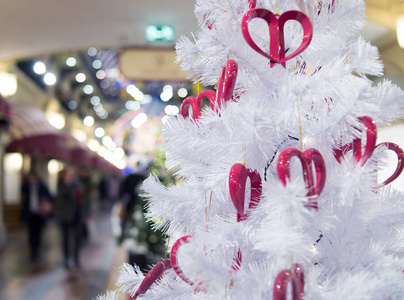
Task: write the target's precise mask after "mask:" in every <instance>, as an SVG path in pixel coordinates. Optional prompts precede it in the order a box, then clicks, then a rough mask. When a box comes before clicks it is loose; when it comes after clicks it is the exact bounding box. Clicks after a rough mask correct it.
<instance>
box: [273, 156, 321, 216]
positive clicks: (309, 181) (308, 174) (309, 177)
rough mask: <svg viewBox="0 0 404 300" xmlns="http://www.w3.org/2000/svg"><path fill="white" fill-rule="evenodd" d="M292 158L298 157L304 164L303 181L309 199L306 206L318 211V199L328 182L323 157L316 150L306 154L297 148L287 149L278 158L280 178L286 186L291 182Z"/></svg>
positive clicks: (277, 168)
mask: <svg viewBox="0 0 404 300" xmlns="http://www.w3.org/2000/svg"><path fill="white" fill-rule="evenodd" d="M292 157H297V158H298V159H299V160H300V163H301V164H302V169H303V179H304V181H305V183H306V190H307V194H306V196H307V197H309V202H308V203H307V204H306V207H308V208H314V209H315V210H317V209H318V203H317V198H318V197H319V196H320V194H321V192H322V191H323V188H324V185H325V180H326V168H325V162H324V159H323V157H322V156H321V154H320V152H319V151H318V150H316V149H313V148H311V149H307V150H306V151H304V152H301V151H300V150H298V149H296V148H287V149H285V150H283V151H282V152H281V154H280V155H279V158H278V164H277V166H276V170H277V172H278V177H279V179H280V180H281V182H282V183H283V185H284V186H286V184H287V180H290V161H291V159H292ZM312 164H313V165H314V168H315V172H316V173H315V175H316V176H315V177H314V175H313V171H312V166H313V165H312Z"/></svg>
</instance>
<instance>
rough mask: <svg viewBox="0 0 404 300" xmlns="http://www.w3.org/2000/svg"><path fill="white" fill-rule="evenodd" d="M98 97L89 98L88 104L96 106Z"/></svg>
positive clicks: (98, 101) (98, 100)
mask: <svg viewBox="0 0 404 300" xmlns="http://www.w3.org/2000/svg"><path fill="white" fill-rule="evenodd" d="M100 101H101V100H100V97H98V96H92V97H91V100H90V102H91V104H92V105H97V104H100Z"/></svg>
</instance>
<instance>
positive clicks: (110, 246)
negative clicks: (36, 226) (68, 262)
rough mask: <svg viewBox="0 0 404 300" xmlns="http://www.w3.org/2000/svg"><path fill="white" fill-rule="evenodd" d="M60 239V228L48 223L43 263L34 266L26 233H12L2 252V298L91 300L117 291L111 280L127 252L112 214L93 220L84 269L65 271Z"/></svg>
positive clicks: (100, 215)
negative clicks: (116, 232) (112, 223)
mask: <svg viewBox="0 0 404 300" xmlns="http://www.w3.org/2000/svg"><path fill="white" fill-rule="evenodd" d="M59 239H60V237H59V229H58V227H57V225H56V224H54V223H50V224H48V226H47V228H46V231H45V234H44V247H43V251H42V257H41V260H40V261H38V262H36V263H31V262H30V260H29V251H28V246H27V241H26V235H25V231H24V230H17V231H13V232H9V237H8V240H9V242H8V243H7V246H6V247H5V248H4V249H2V250H1V251H0V299H2V300H20V299H30V300H47V299H49V300H50V299H52V300H54V299H58V300H76V299H77V300H87V299H89V300H90V299H94V298H95V297H96V296H97V295H98V294H100V293H103V292H105V289H106V288H113V286H114V284H113V282H110V281H112V280H115V277H116V275H115V274H116V269H117V268H118V267H119V266H120V265H121V264H122V262H123V261H124V260H125V259H126V251H125V250H123V249H120V248H117V246H116V243H115V240H114V238H113V237H112V233H111V226H110V217H109V214H108V213H106V212H104V213H98V214H96V215H95V216H94V218H93V220H92V223H91V226H90V239H89V240H88V241H87V243H86V244H85V245H84V246H83V249H82V252H81V264H82V266H81V269H74V268H72V269H69V270H65V269H64V267H63V265H62V264H61V262H62V255H61V249H60V240H59Z"/></svg>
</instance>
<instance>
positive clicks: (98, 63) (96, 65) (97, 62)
mask: <svg viewBox="0 0 404 300" xmlns="http://www.w3.org/2000/svg"><path fill="white" fill-rule="evenodd" d="M92 65H93V68H94V69H99V68H101V67H102V61H100V60H99V59H96V60H94V61H93V64H92Z"/></svg>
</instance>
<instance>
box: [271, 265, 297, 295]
mask: <svg viewBox="0 0 404 300" xmlns="http://www.w3.org/2000/svg"><path fill="white" fill-rule="evenodd" d="M289 283H290V284H291V285H292V288H291V292H292V298H291V299H292V300H301V299H302V297H303V293H304V271H303V268H302V266H301V265H300V264H294V266H293V270H283V271H281V272H279V274H278V276H276V278H275V281H274V289H273V300H286V299H290V298H287V294H286V293H287V287H288V284H289Z"/></svg>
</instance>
